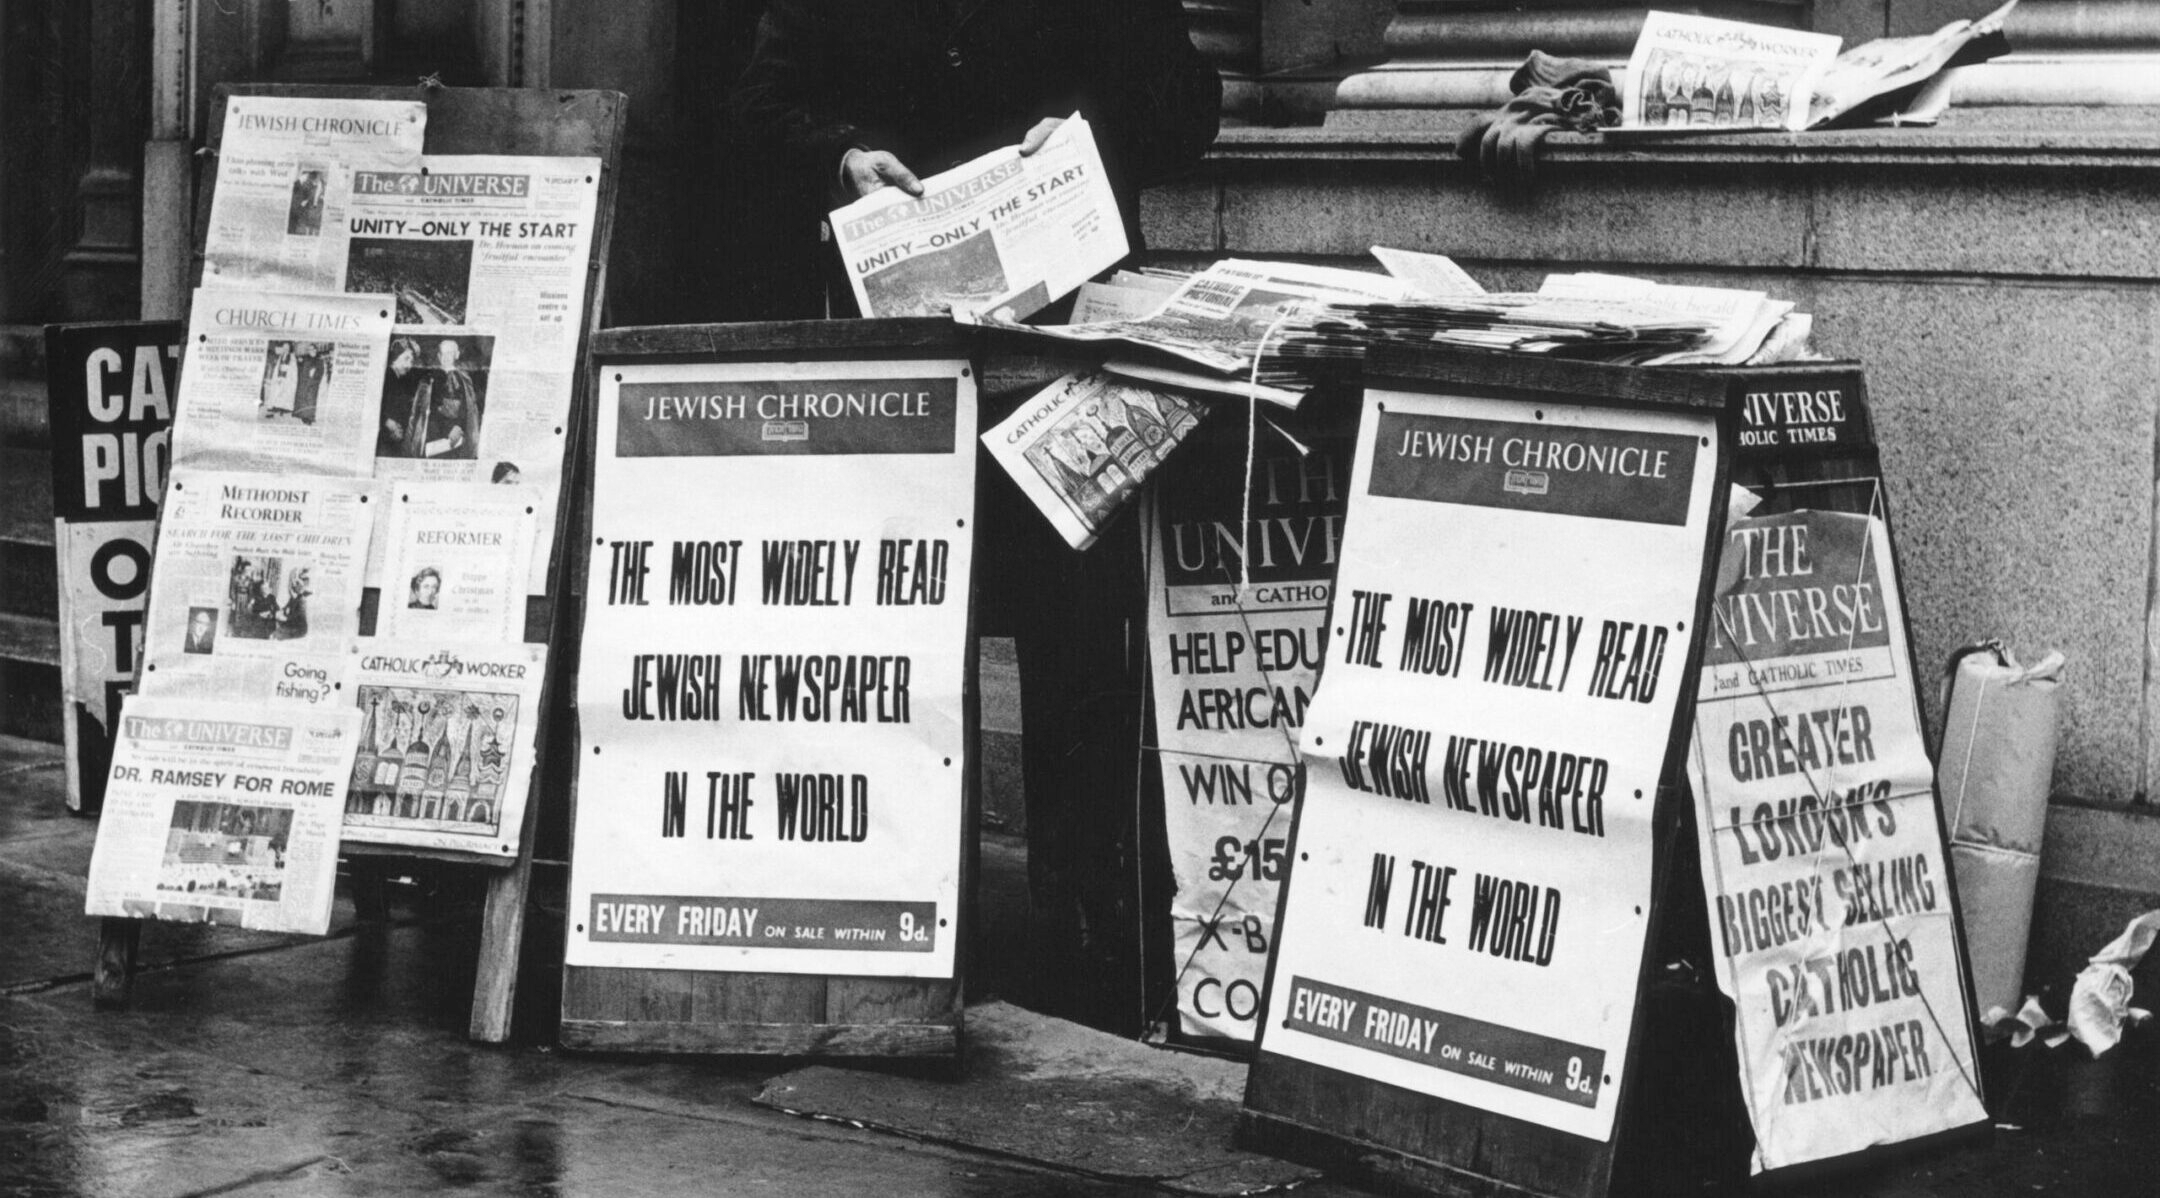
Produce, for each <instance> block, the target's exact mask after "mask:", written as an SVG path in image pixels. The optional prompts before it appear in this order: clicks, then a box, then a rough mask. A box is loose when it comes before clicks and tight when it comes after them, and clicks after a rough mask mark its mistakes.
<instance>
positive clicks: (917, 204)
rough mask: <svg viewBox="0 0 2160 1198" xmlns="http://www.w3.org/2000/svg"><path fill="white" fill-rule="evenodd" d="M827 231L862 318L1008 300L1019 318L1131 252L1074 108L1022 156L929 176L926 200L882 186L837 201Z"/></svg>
mask: <svg viewBox="0 0 2160 1198" xmlns="http://www.w3.org/2000/svg"><path fill="white" fill-rule="evenodd" d="M832 229H833V239H834V241H835V242H837V243H838V245H839V248H840V258H841V260H842V261H843V262H845V263H846V264H847V272H848V285H849V286H850V287H852V288H853V289H854V292H855V303H856V305H857V306H858V307H859V308H860V309H861V311H862V314H863V315H865V316H942V315H944V314H945V313H946V312H947V311H951V312H953V313H955V314H958V313H961V312H973V311H978V310H986V309H1007V310H1008V311H1007V313H1006V317H1007V318H1008V319H1012V320H1020V319H1024V318H1026V317H1028V316H1030V315H1032V314H1033V313H1035V312H1036V311H1037V310H1038V309H1040V308H1042V307H1043V306H1044V305H1046V304H1049V303H1051V302H1053V301H1055V300H1058V299H1062V298H1064V297H1065V296H1066V295H1068V294H1070V293H1071V292H1072V291H1073V290H1074V289H1075V288H1077V287H1079V286H1080V284H1082V283H1084V282H1086V281H1087V280H1088V279H1089V278H1091V277H1093V276H1094V275H1096V274H1098V273H1100V272H1102V271H1104V270H1107V269H1109V268H1110V266H1111V265H1112V264H1113V263H1115V262H1116V261H1117V260H1118V259H1120V258H1123V257H1124V256H1125V255H1126V253H1127V251H1128V249H1129V247H1128V246H1127V244H1126V241H1125V225H1124V222H1123V221H1122V220H1121V219H1120V218H1119V216H1118V207H1117V197H1116V195H1114V194H1113V193H1112V192H1111V190H1110V180H1109V178H1108V177H1107V176H1105V175H1104V174H1103V167H1102V156H1101V154H1100V153H1099V152H1097V150H1096V148H1095V135H1094V132H1093V131H1092V130H1091V129H1090V128H1089V127H1088V123H1087V121H1086V120H1085V119H1084V118H1082V117H1081V116H1079V115H1078V114H1074V115H1073V116H1070V117H1067V118H1066V119H1065V122H1064V123H1063V124H1061V125H1059V126H1058V128H1057V131H1056V132H1054V133H1052V134H1051V135H1050V137H1049V140H1047V141H1045V142H1044V143H1043V144H1042V147H1041V148H1040V149H1038V150H1036V151H1035V152H1034V153H1033V154H1030V155H1028V156H1027V157H1024V158H1023V157H1021V155H1020V148H1019V147H1018V146H1006V147H1003V148H1002V149H997V150H993V151H991V152H990V153H988V154H985V155H983V156H982V157H980V158H977V159H974V160H973V161H970V162H964V163H962V164H960V165H959V166H956V167H954V168H953V169H951V170H949V171H946V172H944V173H942V174H938V175H932V176H930V177H929V178H927V179H925V180H923V194H922V197H921V198H919V199H918V198H916V197H914V196H911V195H909V194H908V193H906V192H905V191H902V190H900V189H899V188H897V187H887V188H882V189H880V190H878V191H874V192H872V193H870V194H869V195H866V196H864V197H863V198H861V199H859V200H856V201H855V202H854V203H852V204H849V205H847V206H845V207H843V208H838V209H835V210H834V211H833V214H832Z"/></svg>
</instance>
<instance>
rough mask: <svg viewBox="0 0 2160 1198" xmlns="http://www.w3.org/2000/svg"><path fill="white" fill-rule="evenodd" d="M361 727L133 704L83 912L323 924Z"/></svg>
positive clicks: (252, 708) (146, 698)
mask: <svg viewBox="0 0 2160 1198" xmlns="http://www.w3.org/2000/svg"><path fill="white" fill-rule="evenodd" d="M359 727H360V713H359V712H357V711H353V710H350V709H338V710H329V711H301V710H294V709H270V708H265V707H262V706H260V705H258V704H253V703H213V702H204V701H202V700H200V699H193V698H166V697H158V696H153V695H142V696H138V697H137V698H135V699H133V700H131V701H130V702H129V703H128V707H127V712H126V713H125V714H124V715H123V716H121V718H120V736H119V743H118V745H117V746H116V747H115V749H114V752H113V766H112V776H111V778H110V779H109V781H108V782H107V786H106V791H105V809H104V812H103V814H102V815H101V816H100V818H99V821H98V834H97V846H96V848H95V849H94V850H93V851H92V854H91V858H90V879H89V885H88V898H87V901H86V902H85V904H84V912H85V913H86V914H89V915H116V916H125V917H128V918H133V919H166V920H179V921H184V922H191V923H219V924H230V925H233V926H235V927H242V928H248V929H251V930H255V931H268V932H306V933H312V934H315V935H320V934H322V933H323V932H326V931H328V930H329V928H330V906H331V901H332V899H333V897H334V895H335V891H336V883H337V857H338V843H339V842H338V806H339V796H340V795H342V794H343V792H344V784H345V778H346V775H347V774H348V773H349V772H350V771H351V769H352V759H353V749H354V746H355V745H356V743H357V741H358V733H359Z"/></svg>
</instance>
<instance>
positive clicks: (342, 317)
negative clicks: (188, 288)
mask: <svg viewBox="0 0 2160 1198" xmlns="http://www.w3.org/2000/svg"><path fill="white" fill-rule="evenodd" d="M389 343H390V301H389V297H387V296H381V295H299V294H291V293H284V292H263V291H216V290H211V289H209V288H198V289H197V290H196V292H195V305H194V308H193V309H192V310H191V315H190V319H189V322H188V339H187V346H186V356H185V359H184V367H183V370H184V373H185V376H186V378H187V391H188V406H187V410H186V412H185V414H183V415H180V416H178V418H177V419H176V420H175V421H174V424H173V434H172V444H173V450H172V460H173V465H175V466H195V467H200V468H203V469H206V470H259V471H263V472H266V473H279V472H287V471H290V472H295V473H304V474H332V475H339V476H341V477H346V478H366V477H368V475H369V474H371V473H373V471H374V460H373V458H374V454H373V450H372V446H373V444H374V436H375V434H374V425H375V413H376V409H377V405H378V403H379V402H380V401H379V396H380V392H381V382H382V373H383V358H384V354H385V352H386V351H387V349H388V347H389Z"/></svg>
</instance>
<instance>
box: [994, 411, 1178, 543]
mask: <svg viewBox="0 0 2160 1198" xmlns="http://www.w3.org/2000/svg"><path fill="white" fill-rule="evenodd" d="M1204 414H1205V413H1204V412H1203V410H1202V409H1201V408H1200V406H1199V405H1198V404H1196V403H1194V402H1193V401H1191V400H1188V399H1183V398H1180V397H1179V396H1176V395H1172V394H1169V393H1168V392H1163V391H1154V390H1150V389H1149V388H1146V387H1139V386H1135V385H1133V384H1131V383H1125V382H1120V381H1118V380H1116V379H1113V378H1111V377H1110V376H1108V375H1105V374H1104V373H1103V372H1101V371H1099V370H1091V371H1085V372H1082V373H1077V374H1068V375H1066V376H1065V377H1064V378H1061V379H1059V380H1058V381H1056V382H1054V383H1052V384H1050V385H1049V386H1047V387H1045V388H1043V389H1042V390H1041V391H1038V392H1036V394H1035V396H1034V397H1033V398H1031V399H1029V400H1028V401H1027V402H1026V403H1023V404H1021V405H1020V407H1019V408H1018V409H1017V410H1015V411H1014V412H1013V414H1012V415H1011V416H1010V417H1008V418H1007V419H1006V420H1005V421H1004V423H1002V424H1000V425H998V426H997V427H996V428H994V429H991V430H990V431H989V432H987V433H984V434H983V435H982V442H983V444H984V445H985V446H988V447H989V449H990V456H992V457H994V458H996V459H997V462H998V465H1000V466H1003V467H1005V472H1006V473H1007V474H1010V475H1012V479H1013V481H1014V482H1015V483H1017V484H1019V487H1020V491H1021V493H1022V494H1024V495H1026V496H1027V497H1028V498H1029V499H1031V500H1033V501H1034V503H1035V506H1036V507H1038V508H1040V509H1042V513H1043V515H1045V516H1047V517H1049V518H1050V523H1051V524H1052V525H1053V526H1055V527H1056V528H1057V530H1058V535H1060V536H1062V537H1064V538H1065V543H1066V544H1067V545H1070V546H1072V547H1073V548H1075V549H1085V548H1087V547H1088V546H1090V545H1092V544H1094V543H1095V537H1096V534H1098V533H1100V532H1101V531H1102V527H1103V525H1104V524H1106V523H1107V522H1108V521H1109V519H1110V517H1112V516H1113V515H1116V514H1117V513H1118V511H1120V510H1121V509H1123V507H1124V506H1125V504H1126V503H1127V502H1129V501H1130V500H1131V499H1132V498H1133V497H1134V496H1135V495H1137V494H1139V491H1140V483H1141V482H1142V481H1143V480H1144V479H1146V478H1147V476H1148V475H1149V474H1152V473H1153V472H1154V470H1155V468H1156V467H1157V466H1160V465H1161V464H1162V462H1163V459H1164V458H1166V457H1168V456H1169V455H1170V451H1171V450H1172V449H1174V448H1176V447H1177V444H1178V442H1180V441H1183V440H1184V439H1185V434H1187V433H1189V432H1191V431H1192V430H1193V429H1194V428H1195V427H1196V426H1198V425H1199V423H1200V417H1201V416H1202V415H1204Z"/></svg>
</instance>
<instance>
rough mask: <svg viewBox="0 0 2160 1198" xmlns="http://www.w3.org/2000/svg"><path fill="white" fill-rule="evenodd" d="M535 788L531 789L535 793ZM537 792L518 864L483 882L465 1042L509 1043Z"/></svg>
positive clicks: (529, 806) (530, 805) (530, 806)
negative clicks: (477, 951)
mask: <svg viewBox="0 0 2160 1198" xmlns="http://www.w3.org/2000/svg"><path fill="white" fill-rule="evenodd" d="M538 789H539V788H538V787H537V786H536V787H534V790H535V791H536V792H537V791H538ZM539 806H540V803H539V795H538V794H537V793H535V794H534V795H533V796H532V798H531V800H529V801H528V802H527V803H526V804H525V831H524V834H523V835H521V836H520V837H519V838H518V845H519V847H518V856H517V863H516V864H515V865H512V866H511V867H510V868H509V869H506V870H502V871H500V872H493V871H491V872H490V874H489V876H488V883H487V906H486V908H485V909H483V910H482V912H481V914H480V961H479V965H478V968H477V969H476V970H475V972H474V976H473V1003H472V1024H471V1026H470V1027H468V1028H467V1029H466V1036H467V1038H469V1039H472V1040H474V1041H477V1042H479V1043H481V1044H501V1043H503V1042H505V1041H507V1040H508V1039H510V1015H511V1008H512V1007H513V1006H515V1005H516V1001H517V971H518V950H519V948H520V947H521V946H522V945H523V944H524V942H525V899H526V895H527V893H528V892H529V891H530V890H531V889H532V866H533V862H532V843H533V835H534V832H533V824H534V813H535V812H536V811H537V810H538V809H539Z"/></svg>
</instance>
